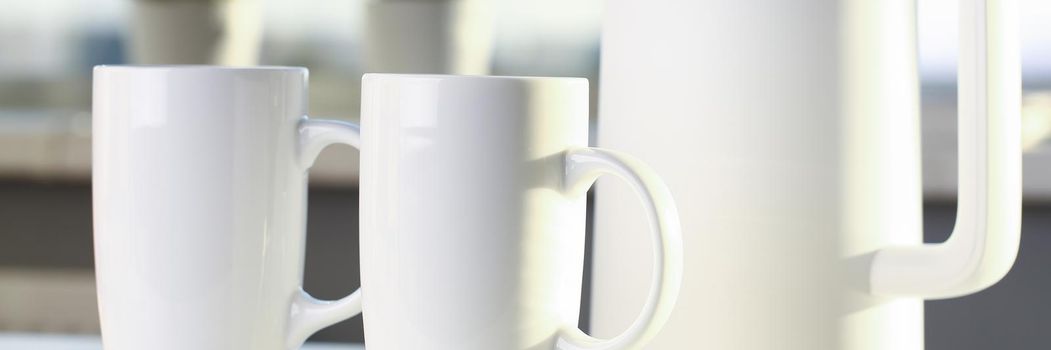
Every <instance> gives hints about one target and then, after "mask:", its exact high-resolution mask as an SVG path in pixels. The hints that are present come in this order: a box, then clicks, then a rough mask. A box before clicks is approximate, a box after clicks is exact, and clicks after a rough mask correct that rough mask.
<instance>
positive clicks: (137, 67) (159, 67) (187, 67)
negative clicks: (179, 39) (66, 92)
mask: <svg viewBox="0 0 1051 350" xmlns="http://www.w3.org/2000/svg"><path fill="white" fill-rule="evenodd" d="M93 70H94V71H96V72H98V71H134V72H150V71H152V72H157V71H162V72H167V71H183V72H185V71H213V72H260V73H263V72H266V73H273V72H289V73H297V72H299V73H306V72H307V69H306V68H305V67H295V66H217V65H203V64H100V65H97V66H95V67H94V69H93Z"/></svg>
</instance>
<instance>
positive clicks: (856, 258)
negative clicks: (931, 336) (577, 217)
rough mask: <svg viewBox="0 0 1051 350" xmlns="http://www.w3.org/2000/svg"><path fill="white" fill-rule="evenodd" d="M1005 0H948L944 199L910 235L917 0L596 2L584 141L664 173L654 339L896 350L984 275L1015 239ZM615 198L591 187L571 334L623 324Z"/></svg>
mask: <svg viewBox="0 0 1051 350" xmlns="http://www.w3.org/2000/svg"><path fill="white" fill-rule="evenodd" d="M1015 11H1016V9H1015V6H1014V3H1013V1H1011V0H961V1H960V14H961V18H960V25H961V27H960V36H961V38H960V44H961V49H960V76H959V82H960V83H959V96H960V99H959V100H960V105H959V110H960V115H959V145H960V147H959V149H960V155H959V157H960V158H959V186H960V187H959V202H958V203H959V204H958V205H959V207H958V215H957V216H958V220H957V223H956V227H955V230H954V232H953V233H952V236H951V238H950V239H949V240H948V241H947V242H945V243H939V244H923V243H922V209H921V204H922V191H921V190H922V189H921V176H920V174H921V173H920V172H921V166H920V130H919V79H918V75H917V62H916V57H917V54H916V50H917V48H916V45H917V39H916V3H915V0H888V1H871V0H834V1H826V0H791V1H788V0H735V1H678V0H651V1H637V0H611V1H609V3H608V5H607V9H606V18H605V26H604V32H603V43H602V44H603V45H602V72H601V78H602V79H601V91H600V93H601V97H600V108H599V134H598V143H599V145H600V146H602V147H610V148H616V149H621V150H625V151H627V152H631V153H633V154H635V155H637V156H639V157H640V158H642V159H643V160H644V161H646V162H647V163H649V164H650V165H652V166H653V167H654V168H655V169H656V171H657V172H658V173H660V174H662V175H663V176H664V178H665V179H666V181H667V183H668V185H669V187H670V188H671V190H672V192H673V193H674V195H675V197H676V201H677V203H678V206H679V209H680V212H681V213H682V224H683V236H684V244H685V246H684V252H685V272H684V282H683V287H682V292H681V294H680V297H679V302H678V305H677V307H676V310H675V311H674V313H673V314H672V316H671V319H670V321H669V322H668V325H667V326H666V327H665V329H664V330H663V331H662V333H661V334H660V335H658V336H657V338H656V340H655V341H654V342H653V343H652V345H651V348H653V349H719V350H723V349H734V350H769V349H795V350H862V349H879V350H916V349H922V348H923V329H924V327H923V300H924V299H936V298H948V297H956V296H962V295H966V294H969V293H973V292H976V291H979V290H981V289H983V288H986V287H987V286H989V285H991V284H993V283H995V282H997V281H998V280H999V279H1000V278H1001V277H1002V276H1003V275H1004V274H1005V273H1006V272H1007V271H1008V269H1010V266H1011V264H1012V263H1013V262H1014V258H1015V254H1016V252H1017V248H1018V240H1019V230H1020V226H1019V225H1020V215H1021V214H1020V207H1021V194H1020V191H1021V175H1020V173H1021V151H1020V136H1019V133H1020V132H1019V104H1020V90H1021V84H1020V68H1019V57H1018V39H1017V33H1016V31H1017V28H1016V27H1017V25H1018V24H1017V22H1016V20H1015V16H1016V13H1015ZM632 198H633V194H632V193H631V192H630V191H629V190H628V189H627V188H625V187H624V186H622V185H620V184H618V183H615V182H608V183H600V187H599V188H598V192H597V194H596V199H597V207H596V226H595V227H596V233H595V239H594V242H595V253H594V258H595V270H594V281H593V291H594V292H593V305H592V306H593V313H592V316H591V324H592V331H593V334H595V335H596V336H599V337H602V336H611V335H615V334H617V333H618V332H619V331H620V330H622V329H625V328H627V327H628V323H629V322H630V321H631V320H632V319H633V317H634V316H635V315H636V313H637V312H638V309H639V307H640V305H641V304H642V302H643V300H645V299H646V298H645V297H646V296H645V293H646V290H647V288H648V287H647V286H648V283H647V281H648V280H649V278H650V277H651V271H650V269H649V268H648V267H647V266H650V265H648V264H649V259H651V255H650V253H649V252H648V250H647V248H645V247H648V246H649V245H648V243H647V242H646V241H645V240H644V237H641V236H638V235H631V234H626V233H627V232H632V231H638V230H642V229H644V227H645V226H644V225H645V222H644V218H643V217H642V216H641V215H636V214H635V213H636V208H635V206H637V205H638V204H635V201H634V200H632Z"/></svg>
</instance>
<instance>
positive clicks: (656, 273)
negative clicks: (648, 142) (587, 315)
mask: <svg viewBox="0 0 1051 350" xmlns="http://www.w3.org/2000/svg"><path fill="white" fill-rule="evenodd" d="M603 174H610V175H615V176H617V177H619V178H621V179H623V180H625V181H627V182H628V184H629V185H630V186H631V187H632V189H633V190H634V191H635V193H636V194H638V195H639V196H640V197H641V198H642V199H643V204H644V207H645V208H646V214H647V216H648V219H649V223H650V229H651V231H652V233H653V243H654V244H653V260H654V263H653V277H652V279H651V280H650V293H649V296H648V297H647V300H646V304H645V305H644V306H643V308H642V312H641V313H640V314H639V316H638V318H636V319H635V322H633V323H632V324H631V326H630V327H629V328H628V329H627V330H626V331H624V333H621V334H620V335H619V336H617V337H615V338H612V339H608V340H602V339H596V338H593V337H591V336H588V335H587V334H584V332H582V331H580V329H578V328H577V327H576V326H573V327H566V328H565V329H564V330H563V331H562V334H560V336H559V339H558V342H557V348H558V349H560V350H578V349H580V350H583V349H604V350H612V349H637V348H641V347H642V346H643V345H645V343H646V342H648V341H649V340H650V339H651V338H653V337H654V336H655V335H657V333H658V332H659V331H660V329H661V327H663V326H664V323H665V322H666V321H667V320H668V316H669V315H670V314H671V311H672V307H673V306H674V305H675V299H676V298H677V297H678V294H679V286H680V285H681V284H682V233H681V228H680V226H679V213H678V210H676V209H675V201H674V200H673V199H672V196H671V192H669V191H668V187H667V186H665V185H664V182H662V181H661V179H660V178H659V177H658V176H657V174H656V173H654V172H653V170H651V169H650V168H649V167H648V166H646V165H645V164H642V162H640V161H638V160H637V159H635V158H633V157H631V156H628V155H625V154H622V153H618V152H614V151H610V150H605V149H600V148H581V149H575V150H570V151H568V152H567V153H566V154H565V174H564V176H565V177H564V180H563V181H564V182H563V184H564V188H563V190H564V191H565V192H566V193H568V194H569V195H584V193H585V192H587V189H588V188H590V187H591V185H592V184H593V183H594V182H595V180H597V179H598V177H599V176H601V175H603Z"/></svg>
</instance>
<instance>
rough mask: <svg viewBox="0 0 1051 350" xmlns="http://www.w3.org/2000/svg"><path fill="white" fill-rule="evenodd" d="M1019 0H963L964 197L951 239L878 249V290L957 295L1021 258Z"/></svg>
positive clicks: (874, 276)
mask: <svg viewBox="0 0 1051 350" xmlns="http://www.w3.org/2000/svg"><path fill="white" fill-rule="evenodd" d="M1017 12H1018V11H1017V8H1016V6H1015V2H1014V1H1013V0H961V1H960V15H961V17H960V58H959V60H960V65H959V90H958V91H959V93H958V96H959V98H958V99H959V199H958V202H957V209H956V226H955V228H954V229H953V233H952V236H950V237H949V239H948V240H947V241H945V243H940V244H924V245H919V246H899V247H888V248H885V249H882V250H879V251H877V252H876V254H875V256H874V257H873V261H872V266H871V276H870V283H871V286H870V288H871V292H872V293H874V294H877V295H888V296H908V297H920V298H931V299H933V298H950V297H955V296H961V295H966V294H970V293H974V292H977V291H979V290H982V289H985V288H986V287H988V286H990V285H992V284H994V283H996V282H997V281H999V280H1000V279H1001V278H1003V276H1004V275H1005V274H1007V271H1008V270H1009V269H1010V268H1011V265H1012V264H1014V260H1015V256H1016V255H1017V253H1018V241H1019V235H1020V231H1021V201H1022V200H1021V195H1022V193H1021V192H1022V190H1021V186H1022V185H1021V181H1022V175H1021V170H1022V159H1021V158H1022V150H1021V144H1022V142H1021V127H1020V123H1021V121H1020V120H1021V111H1020V109H1021V106H1020V105H1021V68H1020V59H1019V46H1018V33H1017V30H1018V28H1017V26H1018V21H1017V20H1016V19H1017Z"/></svg>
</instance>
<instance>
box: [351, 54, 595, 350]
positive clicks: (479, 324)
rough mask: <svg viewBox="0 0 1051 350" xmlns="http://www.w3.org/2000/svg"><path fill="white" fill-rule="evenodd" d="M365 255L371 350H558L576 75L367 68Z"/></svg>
mask: <svg viewBox="0 0 1051 350" xmlns="http://www.w3.org/2000/svg"><path fill="white" fill-rule="evenodd" d="M362 89H363V97H362V114H361V115H362V125H361V127H362V143H363V147H362V149H363V153H362V168H361V189H362V194H361V198H362V199H361V200H362V205H361V208H362V218H361V220H362V221H361V222H362V226H361V228H362V229H361V234H362V235H361V257H362V262H361V266H362V272H361V279H362V293H363V305H362V306H363V314H364V318H365V339H366V342H367V343H368V346H369V348H370V349H373V350H383V349H389V350H394V349H460V350H462V349H553V348H554V342H555V336H556V335H557V334H558V332H559V331H560V329H561V328H562V327H564V326H573V325H576V322H577V319H578V315H579V307H580V296H581V295H580V293H581V283H582V281H581V278H582V268H583V257H584V255H583V254H584V220H585V212H584V211H585V205H586V203H585V201H586V199H585V197H584V196H579V195H576V196H571V195H567V194H564V193H563V191H562V183H561V182H562V180H561V179H562V178H563V174H564V172H565V169H564V165H563V156H564V152H565V151H566V150H567V149H570V148H576V147H586V146H587V141H588V86H587V80H585V79H574V78H519V77H471V76H440V75H388V74H367V75H365V77H364V78H363V88H362Z"/></svg>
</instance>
